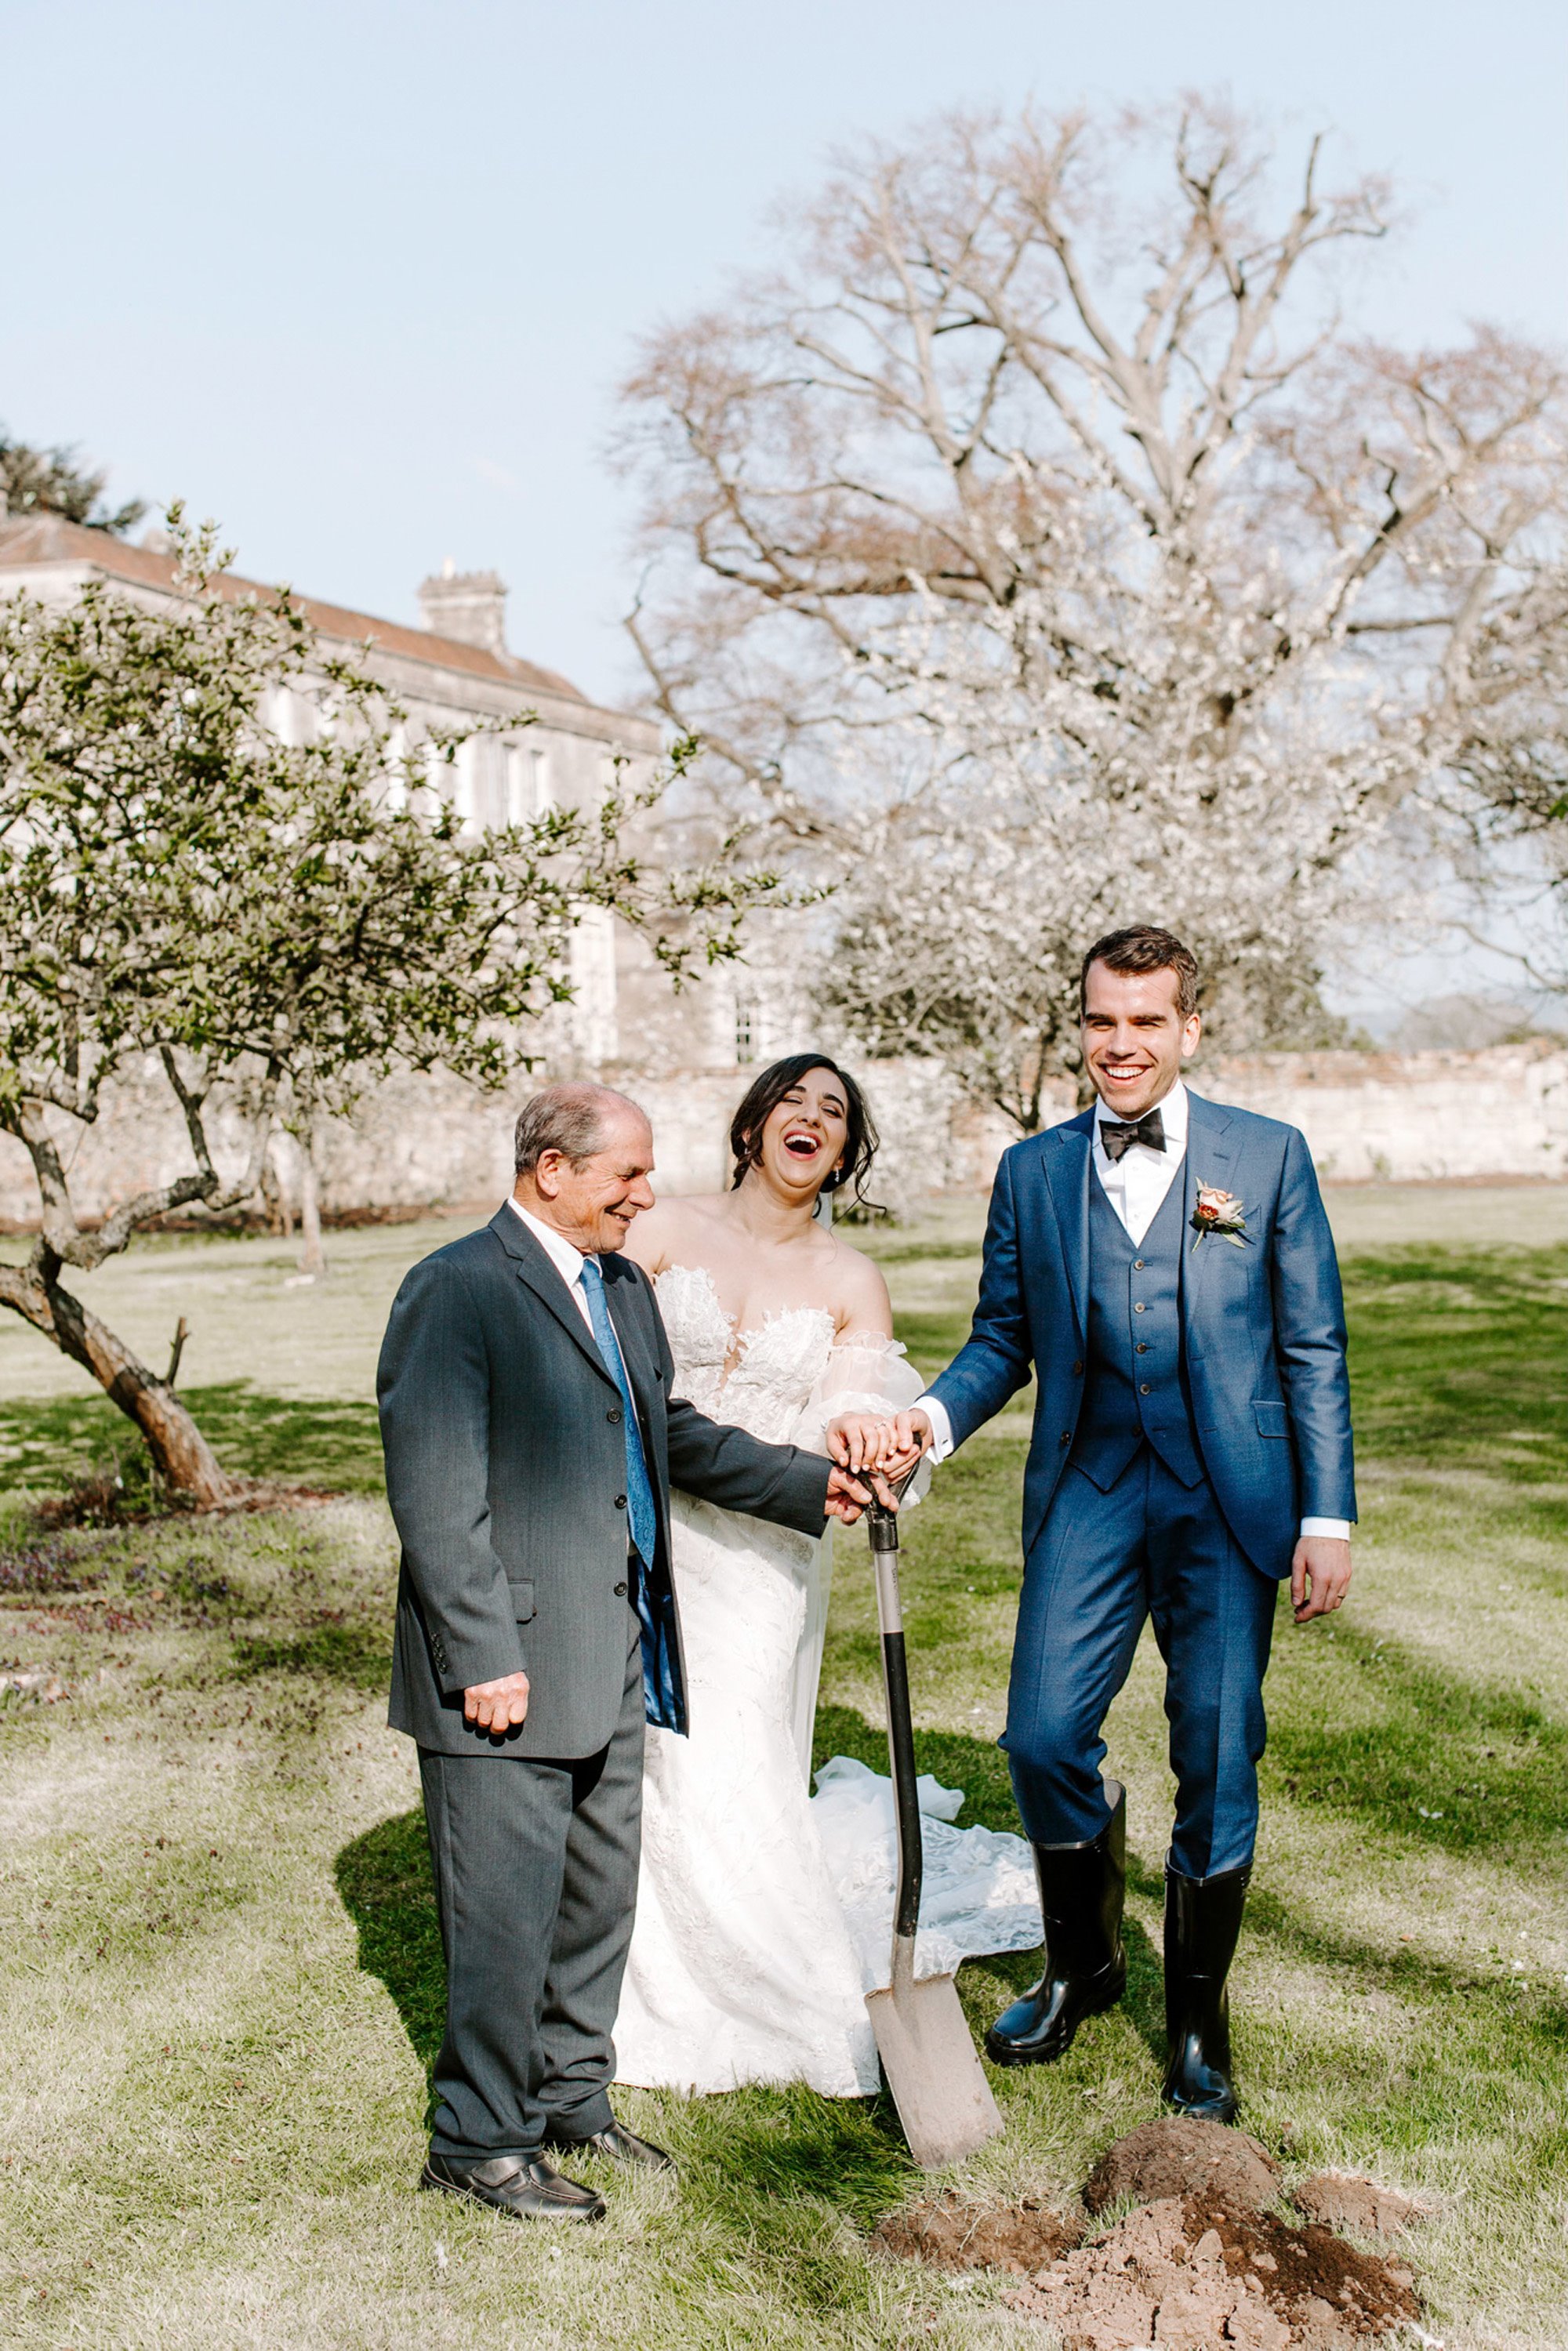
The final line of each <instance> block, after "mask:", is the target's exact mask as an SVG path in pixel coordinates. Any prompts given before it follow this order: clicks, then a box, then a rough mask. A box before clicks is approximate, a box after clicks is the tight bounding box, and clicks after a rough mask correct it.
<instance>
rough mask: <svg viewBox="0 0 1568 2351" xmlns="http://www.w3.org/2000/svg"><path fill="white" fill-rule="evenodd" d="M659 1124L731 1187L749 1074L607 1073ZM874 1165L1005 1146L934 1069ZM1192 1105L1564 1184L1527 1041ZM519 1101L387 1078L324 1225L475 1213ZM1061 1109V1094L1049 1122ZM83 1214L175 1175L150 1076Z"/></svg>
mask: <svg viewBox="0 0 1568 2351" xmlns="http://www.w3.org/2000/svg"><path fill="white" fill-rule="evenodd" d="M612 1074H613V1075H614V1077H615V1079H616V1081H617V1082H619V1083H621V1084H622V1085H623V1086H624V1087H625V1089H626V1091H627V1092H630V1093H632V1094H633V1095H635V1096H636V1098H637V1099H638V1100H639V1101H641V1102H643V1104H644V1105H645V1106H646V1108H647V1110H648V1112H649V1113H650V1115H651V1117H652V1119H653V1132H654V1139H655V1144H656V1148H657V1153H658V1175H657V1181H658V1182H659V1184H660V1185H661V1186H664V1187H665V1188H667V1189H669V1190H671V1191H675V1192H686V1191H697V1190H703V1189H710V1188H713V1187H716V1186H718V1185H720V1184H721V1183H723V1182H724V1181H725V1180H726V1178H727V1172H728V1158H727V1151H726V1148H725V1136H726V1133H727V1127H728V1123H729V1118H730V1113H731V1112H732V1110H733V1108H734V1105H735V1103H736V1102H737V1100H738V1098H739V1096H740V1094H741V1093H742V1092H743V1091H744V1089H745V1086H746V1084H747V1080H748V1078H749V1076H750V1074H751V1072H750V1071H747V1070H737V1069H726V1070H713V1069H709V1070H696V1071H688V1072H685V1073H682V1074H677V1075H674V1076H666V1077H659V1078H655V1079H639V1078H638V1077H636V1076H635V1075H632V1074H631V1073H629V1072H615V1073H612ZM865 1074H866V1082H867V1091H868V1092H869V1094H870V1097H871V1100H872V1103H873V1109H874V1111H875V1113H876V1117H877V1120H878V1122H879V1124H880V1125H881V1128H882V1132H883V1156H882V1158H881V1159H880V1160H879V1162H878V1165H877V1170H876V1175H875V1178H874V1180H873V1192H874V1193H875V1194H876V1195H877V1196H878V1197H879V1198H881V1199H883V1200H885V1201H890V1202H894V1203H896V1202H898V1201H900V1200H908V1199H911V1198H915V1197H918V1196H922V1195H925V1194H929V1193H939V1192H966V1191H973V1190H976V1189H978V1188H981V1187H983V1186H986V1185H987V1184H988V1183H989V1181H990V1177H991V1175H992V1172H993V1170H994V1168H995V1166H996V1162H997V1158H998V1154H999V1153H1000V1152H1001V1150H1002V1149H1003V1148H1004V1147H1005V1145H1006V1144H1007V1143H1008V1142H1009V1141H1010V1140H1011V1132H1010V1130H1009V1128H1008V1126H1007V1124H1006V1122H1005V1121H1003V1120H1002V1119H1001V1118H1000V1117H999V1116H997V1115H996V1114H994V1113H981V1112H977V1111H976V1110H974V1109H973V1108H971V1107H969V1106H967V1105H965V1104H962V1103H957V1102H955V1100H954V1098H953V1095H952V1092H951V1089H950V1088H949V1087H948V1086H947V1085H946V1083H945V1081H943V1079H942V1078H941V1076H940V1074H939V1073H938V1072H937V1071H935V1070H934V1069H933V1068H932V1066H931V1065H930V1064H929V1063H926V1062H920V1061H890V1062H882V1063H873V1064H870V1065H869V1066H868V1067H867V1069H866V1072H865ZM1195 1082H1196V1083H1197V1086H1198V1089H1199V1091H1200V1092H1206V1093H1209V1094H1211V1095H1213V1096H1215V1097H1216V1098H1217V1099H1218V1100H1221V1101H1226V1102H1239V1103H1240V1104H1242V1105H1243V1106H1244V1107H1246V1108H1247V1109H1249V1110H1255V1111H1260V1112H1263V1113H1266V1114H1267V1115H1268V1116H1269V1117H1270V1118H1280V1119H1286V1120H1289V1121H1290V1122H1291V1124H1292V1125H1296V1126H1300V1127H1301V1129H1302V1131H1303V1132H1304V1134H1306V1137H1307V1140H1308V1143H1309V1144H1310V1145H1311V1147H1312V1157H1313V1159H1314V1160H1315V1162H1316V1163H1317V1165H1318V1168H1319V1170H1320V1172H1321V1174H1322V1176H1323V1177H1324V1179H1325V1180H1326V1181H1328V1182H1330V1183H1357V1184H1364V1183H1375V1182H1380V1181H1381V1182H1388V1183H1412V1182H1437V1181H1445V1180H1447V1181H1450V1182H1452V1181H1456V1180H1460V1181H1462V1180H1466V1179H1471V1180H1479V1179H1481V1178H1485V1177H1493V1178H1499V1177H1500V1178H1508V1179H1515V1180H1517V1179H1520V1178H1527V1179H1535V1180H1542V1179H1544V1180H1547V1181H1552V1182H1563V1181H1564V1180H1568V1050H1563V1049H1560V1048H1557V1047H1555V1046H1552V1045H1550V1044H1547V1043H1543V1042H1541V1041H1536V1042H1534V1043H1531V1044H1525V1045H1509V1046H1500V1047H1497V1048H1494V1049H1493V1050H1490V1051H1488V1052H1484V1053H1448V1052H1441V1053H1438V1052H1434V1053H1411V1054H1403V1055H1396V1054H1384V1053H1352V1052H1343V1053H1278V1054H1266V1055H1260V1056H1258V1057H1256V1058H1253V1059H1247V1060H1234V1061H1217V1062H1216V1063H1214V1064H1213V1065H1212V1067H1207V1068H1202V1069H1200V1070H1198V1071H1197V1072H1196V1073H1195ZM527 1089H528V1081H527V1080H526V1079H525V1080H521V1081H519V1083H518V1085H517V1088H516V1089H512V1090H509V1091H508V1092H507V1093H506V1094H505V1095H502V1096H495V1097H489V1098H486V1097H483V1096H480V1095H477V1094H476V1093H474V1092H472V1090H471V1089H469V1088H468V1087H466V1086H464V1085H460V1084H459V1083H457V1082H456V1081H455V1080H453V1079H450V1078H444V1077H440V1076H437V1077H432V1078H398V1079H394V1080H392V1081H390V1082H389V1083H387V1084H386V1085H383V1086H382V1087H381V1088H380V1089H379V1090H378V1091H377V1092H375V1093H374V1094H372V1095H371V1097H370V1098H369V1099H368V1100H367V1101H366V1102H364V1103H363V1104H362V1105H361V1110H360V1112H359V1113H358V1115H357V1116H356V1118H355V1120H354V1121H353V1123H351V1124H350V1123H344V1122H333V1123H330V1124H329V1127H328V1129H327V1132H326V1134H325V1137H324V1140H323V1144H322V1146H321V1176H322V1193H323V1200H324V1204H325V1206H326V1207H327V1208H328V1209H329V1211H338V1212H340V1213H351V1212H354V1211H357V1210H361V1209H372V1210H374V1209H381V1210H392V1211H399V1210H401V1211H405V1212H406V1211H410V1210H414V1209H419V1208H424V1207H450V1208H456V1207H476V1206H479V1205H481V1204H483V1203H485V1202H487V1201H492V1200H498V1199H499V1198H500V1197H501V1196H502V1195H503V1194H504V1193H505V1192H506V1191H507V1190H508V1189H509V1188H510V1183H511V1165H512V1156H511V1130H512V1123H513V1120H514V1118H515V1117H516V1114H517V1104H518V1102H520V1101H521V1100H522V1098H523V1095H524V1093H525V1092H527ZM1072 1108H1073V1103H1072V1099H1071V1094H1070V1093H1069V1092H1067V1091H1066V1090H1065V1089H1064V1090H1063V1091H1062V1093H1061V1099H1060V1100H1059V1102H1057V1103H1056V1105H1055V1107H1054V1109H1053V1111H1052V1113H1051V1117H1052V1120H1054V1119H1056V1118H1062V1117H1068V1116H1070V1115H1071V1112H1072ZM216 1123H217V1128H218V1135H217V1149H218V1157H219V1161H220V1165H224V1166H225V1167H235V1168H237V1166H238V1165H239V1164H240V1161H241V1156H242V1152H243V1137H242V1133H241V1129H240V1126H239V1123H238V1122H237V1120H235V1119H230V1118H225V1117H224V1116H223V1115H221V1114H220V1116H219V1118H218V1120H217V1122H216ZM59 1128H60V1135H61V1141H62V1145H63V1147H64V1149H65V1153H66V1156H67V1159H68V1164H69V1165H70V1170H71V1189H72V1195H73V1197H74V1198H75V1199H76V1201H77V1202H78V1208H79V1211H80V1212H81V1213H82V1214H84V1215H86V1216H89V1217H97V1216H100V1215H101V1214H102V1213H103V1212H104V1210H105V1209H106V1208H107V1207H110V1205H111V1204H112V1203H113V1202H114V1201H115V1200H118V1199H120V1198H123V1197H124V1196H125V1195H126V1194H127V1193H129V1192H131V1191H135V1190H139V1189H141V1187H143V1186H148V1185H152V1184H154V1183H157V1182H161V1181H164V1180H167V1178H168V1177H169V1176H170V1175H172V1174H173V1173H175V1172H176V1171H177V1170H179V1169H180V1168H182V1167H183V1166H184V1165H188V1162H187V1160H186V1159H185V1156H184V1147H183V1131H182V1128H181V1126H180V1123H179V1121H178V1119H177V1117H176V1116H175V1115H174V1113H173V1111H172V1106H171V1104H170V1102H169V1100H168V1097H167V1094H166V1092H164V1091H163V1090H162V1087H161V1085H160V1084H159V1082H158V1081H157V1080H156V1077H155V1076H154V1075H153V1073H152V1071H151V1070H149V1071H147V1072H145V1073H142V1074H141V1075H140V1076H133V1077H131V1078H129V1079H127V1080H125V1081H121V1082H120V1084H118V1085H116V1086H112V1087H110V1088H109V1089H107V1090H106V1094H105V1102H104V1108H103V1112H102V1113H101V1115H100V1117H99V1121H98V1123H97V1124H96V1125H95V1126H94V1127H92V1128H89V1129H86V1130H83V1129H80V1128H78V1127H75V1126H74V1125H73V1123H72V1122H70V1121H69V1120H67V1119H64V1118H62V1119H61V1120H60V1121H59ZM275 1150H276V1153H277V1166H278V1171H279V1174H280V1175H281V1177H282V1180H283V1183H284V1186H285V1187H286V1189H287V1190H288V1191H290V1192H295V1191H297V1188H298V1178H297V1164H296V1163H295V1161H294V1159H293V1157H292V1153H293V1146H292V1144H289V1143H288V1142H287V1139H285V1138H279V1139H278V1141H277V1144H276V1145H275ZM0 1219H3V1220H4V1222H5V1224H7V1225H9V1226H10V1227H12V1228H16V1227H26V1226H30V1225H32V1224H35V1223H36V1221H37V1197H36V1195H35V1193H34V1191H33V1186H32V1178H31V1169H30V1166H29V1163H28V1161H27V1158H26V1154H25V1153H24V1151H23V1149H22V1146H21V1144H19V1143H17V1142H16V1141H15V1140H14V1139H13V1138H12V1137H10V1136H8V1135H0Z"/></svg>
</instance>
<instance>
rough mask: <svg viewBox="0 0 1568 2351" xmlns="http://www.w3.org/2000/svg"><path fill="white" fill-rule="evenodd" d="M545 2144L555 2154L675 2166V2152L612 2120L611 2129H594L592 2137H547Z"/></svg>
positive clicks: (665, 2167)
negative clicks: (656, 2144) (656, 2145)
mask: <svg viewBox="0 0 1568 2351" xmlns="http://www.w3.org/2000/svg"><path fill="white" fill-rule="evenodd" d="M545 2145H546V2147H548V2148H549V2151H550V2153H551V2154H552V2155H598V2156H602V2157H603V2158H604V2159H605V2161H606V2162H607V2163H640V2164H642V2165H643V2167H644V2168H645V2169H647V2170H649V2171H674V2168H675V2158H674V2156H673V2155H666V2154H665V2153H664V2148H663V2147H655V2146H654V2145H653V2141H652V2140H651V2139H646V2138H639V2137H638V2136H637V2134H636V2132H635V2131H631V2130H628V2129H627V2127H626V2126H625V2124H624V2123H612V2124H611V2125H610V2126H609V2128H608V2130H601V2131H595V2132H594V2133H593V2134H592V2136H591V2137H589V2138H559V2137H553V2136H550V2137H546V2139H545Z"/></svg>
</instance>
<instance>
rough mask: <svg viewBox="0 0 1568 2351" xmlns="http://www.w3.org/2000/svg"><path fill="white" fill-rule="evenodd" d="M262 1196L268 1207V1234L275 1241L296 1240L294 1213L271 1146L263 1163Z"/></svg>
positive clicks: (269, 1145) (268, 1146) (268, 1147)
mask: <svg viewBox="0 0 1568 2351" xmlns="http://www.w3.org/2000/svg"><path fill="white" fill-rule="evenodd" d="M261 1196H262V1199H263V1201H264V1202H265V1204H266V1207H267V1232H268V1234H269V1235H270V1236H271V1238H273V1239H274V1240H285V1241H291V1240H292V1239H293V1238H294V1211H293V1209H292V1208H291V1207H290V1206H289V1204H288V1194H287V1190H286V1189H285V1187H284V1184H283V1179H282V1177H281V1176H280V1175H278V1172H277V1165H276V1164H275V1162H274V1160H273V1156H272V1146H271V1144H268V1145H267V1155H266V1157H265V1158H264V1159H263V1161H262V1163H261Z"/></svg>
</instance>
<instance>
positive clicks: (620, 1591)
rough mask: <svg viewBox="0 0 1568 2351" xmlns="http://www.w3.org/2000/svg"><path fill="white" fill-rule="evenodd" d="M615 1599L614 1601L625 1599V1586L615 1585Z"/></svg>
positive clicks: (621, 1584)
mask: <svg viewBox="0 0 1568 2351" xmlns="http://www.w3.org/2000/svg"><path fill="white" fill-rule="evenodd" d="M615 1597H616V1599H617V1600H624V1599H625V1597H626V1586H625V1585H624V1584H623V1583H618V1584H617V1585H616V1587H615Z"/></svg>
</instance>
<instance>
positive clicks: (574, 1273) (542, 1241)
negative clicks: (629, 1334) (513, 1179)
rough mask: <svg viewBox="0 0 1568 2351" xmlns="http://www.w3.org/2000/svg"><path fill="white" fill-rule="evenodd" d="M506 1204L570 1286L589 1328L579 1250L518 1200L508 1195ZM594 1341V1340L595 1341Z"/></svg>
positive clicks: (586, 1298)
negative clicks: (519, 1218) (520, 1219)
mask: <svg viewBox="0 0 1568 2351" xmlns="http://www.w3.org/2000/svg"><path fill="white" fill-rule="evenodd" d="M507 1207H508V1208H510V1209H511V1210H512V1212H513V1214H514V1215H515V1216H518V1217H521V1218H522V1220H523V1222H524V1224H525V1225H527V1227H528V1230H529V1232H530V1233H532V1235H533V1237H534V1238H535V1240H537V1241H538V1245H539V1247H540V1249H543V1251H544V1253H545V1255H546V1256H547V1257H548V1258H549V1261H550V1263H551V1265H553V1266H554V1268H555V1270H556V1271H557V1272H558V1273H559V1276H560V1278H561V1280H563V1281H564V1282H565V1284H566V1286H567V1288H568V1289H569V1290H570V1292H571V1297H572V1303H573V1305H574V1306H575V1307H576V1308H577V1311H578V1312H579V1313H580V1315H581V1317H582V1319H583V1321H584V1322H586V1323H587V1325H588V1327H589V1330H590V1332H591V1331H592V1329H593V1317H592V1315H591V1313H590V1312H589V1311H588V1292H587V1291H586V1290H584V1288H583V1286H582V1251H581V1250H580V1249H579V1248H578V1247H577V1245H576V1243H575V1242H574V1241H569V1240H568V1239H567V1238H566V1235H565V1234H564V1233H558V1232H557V1230H556V1228H555V1227H554V1226H553V1225H547V1224H546V1223H545V1221H544V1219H543V1217H536V1216H534V1215H533V1214H532V1213H531V1212H530V1211H529V1210H528V1209H527V1208H525V1207H524V1206H523V1204H522V1202H521V1201H520V1200H518V1199H516V1198H513V1199H509V1200H508V1201H507ZM595 1344H597V1341H596V1342H595Z"/></svg>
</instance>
